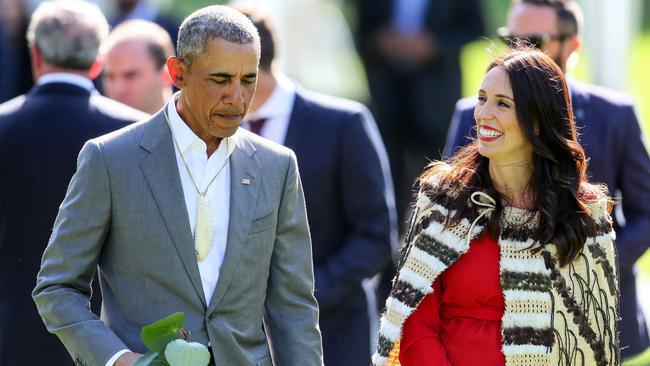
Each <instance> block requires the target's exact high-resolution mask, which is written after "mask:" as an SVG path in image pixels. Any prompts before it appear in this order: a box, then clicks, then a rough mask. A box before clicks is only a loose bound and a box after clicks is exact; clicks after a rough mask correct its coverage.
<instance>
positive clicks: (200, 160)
mask: <svg viewBox="0 0 650 366" xmlns="http://www.w3.org/2000/svg"><path fill="white" fill-rule="evenodd" d="M177 95H178V93H177V94H176V95H174V96H173V97H172V99H171V101H170V102H169V103H168V104H167V106H166V108H167V116H168V117H169V123H170V124H171V127H172V130H173V134H174V135H173V136H174V140H175V143H178V148H176V147H174V153H175V154H176V164H177V166H178V173H179V174H180V177H181V184H182V187H183V195H184V197H185V206H186V207H187V217H188V219H189V221H190V227H191V229H192V233H194V227H195V224H196V210H197V204H198V200H199V197H198V196H199V195H198V193H197V192H196V188H194V184H193V183H192V179H191V178H190V176H189V174H188V173H187V169H186V168H185V164H184V163H183V160H182V159H181V156H180V155H179V153H178V151H179V150H180V151H181V153H182V154H183V157H184V158H185V162H186V163H187V165H188V168H189V170H190V172H191V173H192V177H193V178H194V181H195V182H196V184H197V185H198V189H199V190H200V191H201V192H203V191H204V190H205V189H206V187H207V185H208V184H209V183H210V181H211V180H212V178H213V177H214V176H215V174H217V172H218V171H219V170H220V169H221V167H222V166H224V164H225V166H224V167H223V169H222V170H221V172H220V173H219V175H217V177H216V178H215V180H214V182H212V184H211V185H210V188H208V202H209V203H210V209H211V210H212V219H213V225H214V238H213V239H212V248H211V249H210V252H208V255H207V257H206V258H205V259H204V260H203V261H200V262H198V261H197V263H198V266H199V273H200V275H201V284H202V285H203V293H204V294H205V300H206V301H207V303H208V304H209V303H210V299H212V294H213V293H214V289H215V287H216V285H217V281H218V280H219V270H220V268H221V265H222V263H223V257H224V255H225V253H226V240H227V238H228V223H229V219H230V155H231V154H232V152H233V150H234V149H235V145H236V143H235V139H236V138H237V134H236V133H235V134H234V135H233V136H231V137H229V138H225V139H223V140H221V143H220V144H219V147H218V148H217V150H216V151H215V152H214V153H212V155H211V156H210V157H209V158H208V155H207V152H206V150H207V145H206V144H205V142H203V140H201V139H200V138H199V137H198V136H197V135H196V134H195V133H194V132H193V131H192V130H191V129H190V128H189V127H188V126H187V124H185V122H183V120H182V119H181V117H180V116H179V114H178V111H177V110H176V102H175V101H176V96H177ZM192 251H194V250H192ZM126 352H129V350H127V349H124V350H121V351H119V352H117V353H116V354H115V355H113V357H111V358H110V359H109V360H108V362H107V363H106V366H113V364H114V363H115V361H117V359H118V358H119V357H120V356H121V355H122V354H124V353H126Z"/></svg>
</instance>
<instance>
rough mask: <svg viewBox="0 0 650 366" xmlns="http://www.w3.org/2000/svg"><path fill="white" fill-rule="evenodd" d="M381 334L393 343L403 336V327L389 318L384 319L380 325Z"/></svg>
mask: <svg viewBox="0 0 650 366" xmlns="http://www.w3.org/2000/svg"><path fill="white" fill-rule="evenodd" d="M379 334H381V335H383V336H384V337H386V339H388V340H389V341H391V342H395V341H397V340H398V339H399V338H400V337H401V335H402V326H401V325H397V324H395V323H393V322H391V321H390V320H388V319H387V318H382V319H381V322H380V324H379Z"/></svg>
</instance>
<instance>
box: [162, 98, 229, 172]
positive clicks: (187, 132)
mask: <svg viewBox="0 0 650 366" xmlns="http://www.w3.org/2000/svg"><path fill="white" fill-rule="evenodd" d="M180 93H181V92H180V91H179V92H176V94H174V95H173V96H172V98H171V100H170V101H169V103H167V117H168V118H169V123H170V124H171V126H172V130H173V131H172V133H173V135H174V139H175V141H176V143H177V144H178V149H179V150H180V151H181V152H182V153H185V151H186V150H187V149H189V148H190V146H192V145H193V144H195V143H196V144H199V146H200V147H201V149H202V151H203V152H205V150H206V148H207V145H206V144H205V142H204V141H203V140H201V138H199V137H198V136H197V135H196V134H195V133H194V131H192V129H190V127H189V126H188V125H187V124H186V123H185V122H184V121H183V119H182V118H181V116H180V115H179V114H178V111H177V110H176V99H177V98H178V96H179V95H180ZM238 132H239V129H237V132H235V134H233V135H232V136H230V137H226V138H224V139H223V140H221V143H219V147H218V148H217V151H219V150H222V147H223V146H226V155H225V158H226V159H227V158H228V157H229V156H230V154H232V152H233V151H234V150H235V146H236V145H237V144H236V140H237V133H238Z"/></svg>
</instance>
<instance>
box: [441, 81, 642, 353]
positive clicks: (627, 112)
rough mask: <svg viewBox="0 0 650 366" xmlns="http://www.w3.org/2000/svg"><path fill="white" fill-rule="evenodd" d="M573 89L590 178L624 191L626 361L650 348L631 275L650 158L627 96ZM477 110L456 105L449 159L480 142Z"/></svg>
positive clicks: (621, 240) (638, 250) (619, 240)
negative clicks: (476, 140)
mask: <svg viewBox="0 0 650 366" xmlns="http://www.w3.org/2000/svg"><path fill="white" fill-rule="evenodd" d="M569 89H570V91H571V102H572V104H573V114H574V117H575V121H576V127H577V129H578V135H579V140H580V143H581V144H582V147H583V148H584V149H585V154H586V155H587V157H588V158H589V165H588V167H587V173H588V174H589V178H590V180H592V181H594V182H599V183H605V184H606V185H607V187H608V188H609V193H610V195H612V196H613V195H615V194H616V192H617V191H620V193H621V195H622V198H623V199H622V201H621V208H622V212H623V215H624V217H625V222H624V225H623V223H620V222H618V220H616V216H617V215H612V216H613V218H614V229H615V230H616V247H617V249H618V258H619V265H620V283H621V302H620V304H621V305H620V307H621V318H622V320H621V324H620V326H619V329H620V331H621V337H620V340H621V355H622V356H623V357H626V356H629V355H633V354H636V353H638V352H641V351H643V350H645V349H646V348H647V347H648V346H650V341H649V340H648V334H647V330H646V327H645V322H644V320H643V313H642V311H641V309H640V308H639V307H638V305H637V298H636V287H635V286H636V285H635V276H634V272H633V265H634V262H636V260H637V259H639V257H640V256H641V255H643V253H644V252H645V251H646V250H647V249H648V248H649V247H650V158H649V157H648V150H647V149H646V145H645V142H644V140H645V138H644V137H643V132H642V131H641V126H640V125H639V121H638V119H637V117H636V114H635V112H634V104H633V102H632V100H630V99H629V97H627V96H625V95H623V94H621V93H619V92H615V91H613V90H610V89H606V88H602V87H598V86H595V85H588V84H583V83H580V82H577V81H575V80H572V79H570V80H569ZM475 105H476V97H470V98H465V99H462V100H460V101H459V102H458V103H457V104H456V111H455V113H454V117H453V118H452V122H451V125H450V127H449V133H448V135H447V144H446V146H445V152H444V155H445V156H450V155H451V154H452V153H453V152H454V151H455V150H456V148H458V147H459V146H464V145H466V144H468V143H470V142H471V141H472V140H473V139H474V138H475V137H476V129H475V128H474V125H475V121H474V114H473V113H474V106H475ZM637 320H638V321H637Z"/></svg>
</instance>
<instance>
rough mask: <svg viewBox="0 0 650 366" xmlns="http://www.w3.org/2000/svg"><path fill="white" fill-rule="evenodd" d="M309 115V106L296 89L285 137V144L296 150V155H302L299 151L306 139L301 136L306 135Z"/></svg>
mask: <svg viewBox="0 0 650 366" xmlns="http://www.w3.org/2000/svg"><path fill="white" fill-rule="evenodd" d="M308 115H309V107H308V106H307V103H306V102H305V99H304V98H303V97H302V96H301V95H300V92H298V91H296V98H295V100H294V102H293V109H292V110H291V117H290V118H289V126H288V127H287V136H286V138H285V139H284V146H286V147H288V148H290V149H291V150H293V151H295V152H296V155H298V156H300V155H301V154H299V153H298V151H300V148H301V146H302V143H301V142H303V141H304V139H302V138H301V137H302V136H303V135H304V133H303V131H305V129H306V128H307V127H308V126H307V125H308V123H307V121H309V118H308Z"/></svg>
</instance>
